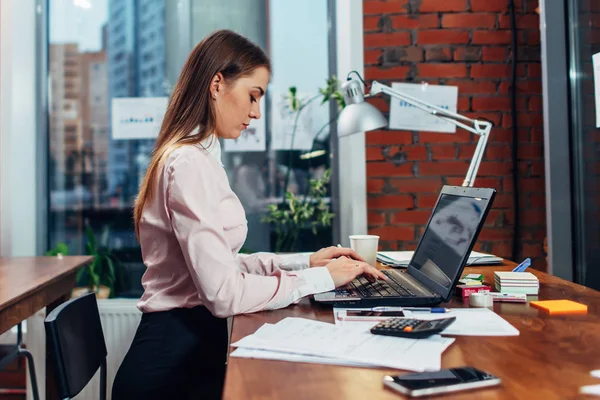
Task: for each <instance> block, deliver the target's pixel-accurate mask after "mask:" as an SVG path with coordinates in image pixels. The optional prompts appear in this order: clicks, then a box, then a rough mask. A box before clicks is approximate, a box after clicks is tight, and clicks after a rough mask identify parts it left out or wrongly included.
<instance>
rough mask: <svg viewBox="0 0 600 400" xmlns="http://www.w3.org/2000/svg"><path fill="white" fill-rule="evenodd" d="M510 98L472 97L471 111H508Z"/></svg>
mask: <svg viewBox="0 0 600 400" xmlns="http://www.w3.org/2000/svg"><path fill="white" fill-rule="evenodd" d="M510 109H511V107H510V98H508V97H474V98H473V111H509V110H510Z"/></svg>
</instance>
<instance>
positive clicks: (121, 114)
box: [111, 97, 169, 139]
mask: <svg viewBox="0 0 600 400" xmlns="http://www.w3.org/2000/svg"><path fill="white" fill-rule="evenodd" d="M168 102H169V98H168V97H115V98H113V99H112V104H111V115H112V116H111V122H112V126H111V128H112V138H113V139H155V138H156V137H157V136H158V132H159V131H160V125H161V124H162V121H163V118H164V116H165V112H166V110H167V104H168Z"/></svg>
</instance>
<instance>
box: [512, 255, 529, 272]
mask: <svg viewBox="0 0 600 400" xmlns="http://www.w3.org/2000/svg"><path fill="white" fill-rule="evenodd" d="M530 265H531V259H529V258H526V259H525V260H523V262H522V263H521V264H519V265H517V266H516V267H515V269H513V270H512V272H525V270H526V269H527V268H529V266H530Z"/></svg>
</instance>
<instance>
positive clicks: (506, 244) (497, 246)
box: [491, 241, 512, 258]
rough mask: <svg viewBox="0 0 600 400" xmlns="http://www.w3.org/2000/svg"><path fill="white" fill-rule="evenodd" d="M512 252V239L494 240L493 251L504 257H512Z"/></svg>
mask: <svg viewBox="0 0 600 400" xmlns="http://www.w3.org/2000/svg"><path fill="white" fill-rule="evenodd" d="M511 252H512V242H511V241H502V242H499V241H494V242H493V243H492V251H491V253H492V254H494V255H496V256H498V257H504V258H510V257H511Z"/></svg>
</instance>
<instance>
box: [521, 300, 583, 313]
mask: <svg viewBox="0 0 600 400" xmlns="http://www.w3.org/2000/svg"><path fill="white" fill-rule="evenodd" d="M529 304H531V305H532V306H533V307H537V308H540V309H542V310H545V311H548V314H551V315H552V314H587V310H588V307H587V306H586V305H585V304H581V303H577V302H576V301H572V300H542V301H530V302H529Z"/></svg>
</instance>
